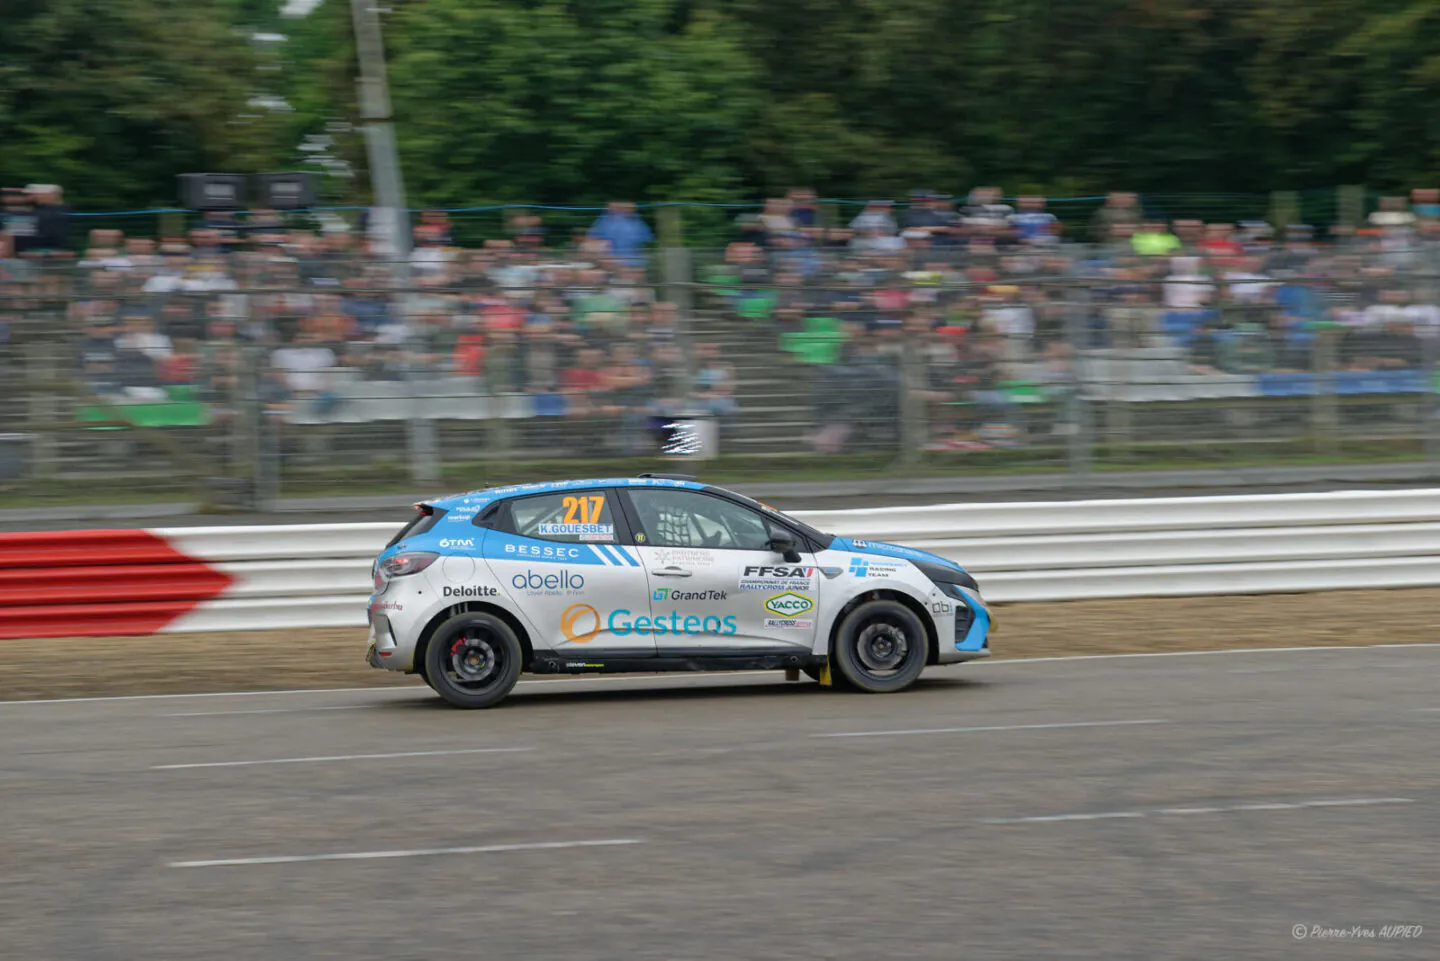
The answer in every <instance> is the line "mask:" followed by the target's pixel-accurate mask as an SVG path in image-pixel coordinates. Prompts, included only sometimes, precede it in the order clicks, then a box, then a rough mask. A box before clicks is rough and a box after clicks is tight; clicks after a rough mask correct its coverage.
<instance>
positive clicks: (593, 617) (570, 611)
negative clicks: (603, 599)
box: [560, 604, 600, 644]
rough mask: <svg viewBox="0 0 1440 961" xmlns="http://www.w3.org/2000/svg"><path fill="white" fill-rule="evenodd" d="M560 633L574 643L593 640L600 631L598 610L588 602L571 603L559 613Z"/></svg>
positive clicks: (584, 642)
mask: <svg viewBox="0 0 1440 961" xmlns="http://www.w3.org/2000/svg"><path fill="white" fill-rule="evenodd" d="M560 633H561V634H564V635H565V640H567V641H571V642H573V643H575V644H586V643H588V642H590V641H593V640H595V635H596V634H599V633H600V612H599V611H597V610H595V608H593V607H591V606H590V605H589V604H571V605H570V606H569V607H567V608H565V612H564V613H563V614H561V615H560Z"/></svg>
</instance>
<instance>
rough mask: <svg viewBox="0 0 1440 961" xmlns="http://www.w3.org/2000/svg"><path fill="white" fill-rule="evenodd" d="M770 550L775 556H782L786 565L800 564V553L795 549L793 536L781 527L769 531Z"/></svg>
mask: <svg viewBox="0 0 1440 961" xmlns="http://www.w3.org/2000/svg"><path fill="white" fill-rule="evenodd" d="M770 549H771V550H772V551H774V552H775V553H777V554H784V555H785V560H786V561H787V562H788V563H791V564H798V563H800V552H799V551H797V550H796V549H795V535H794V534H792V533H790V532H789V531H787V530H786V529H785V528H783V527H777V528H774V529H773V530H771V531H770Z"/></svg>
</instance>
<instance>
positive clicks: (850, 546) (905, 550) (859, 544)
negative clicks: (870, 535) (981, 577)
mask: <svg viewBox="0 0 1440 961" xmlns="http://www.w3.org/2000/svg"><path fill="white" fill-rule="evenodd" d="M830 549H831V550H838V551H852V552H854V553H856V554H874V555H876V556H879V557H898V558H901V559H903V560H907V561H923V562H925V563H926V564H938V565H940V566H941V567H948V568H950V569H951V570H956V571H960V572H961V573H968V572H967V571H966V570H965V568H963V567H961V566H960V565H959V564H957V563H955V562H954V561H952V560H950V559H949V558H948V557H941V556H940V555H939V554H931V553H930V552H929V551H918V550H916V549H915V548H913V547H904V546H901V545H900V544H887V543H885V542H884V541H870V540H860V539H857V538H853V537H837V538H835V541H834V543H832V544H831V545H830Z"/></svg>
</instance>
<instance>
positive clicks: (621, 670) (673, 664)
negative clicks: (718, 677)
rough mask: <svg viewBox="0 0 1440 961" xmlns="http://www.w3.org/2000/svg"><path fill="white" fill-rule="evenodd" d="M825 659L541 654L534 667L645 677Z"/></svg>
mask: <svg viewBox="0 0 1440 961" xmlns="http://www.w3.org/2000/svg"><path fill="white" fill-rule="evenodd" d="M825 660H826V658H825V655H823V654H812V653H810V652H809V651H796V650H786V651H763V650H762V651H706V652H704V653H701V652H698V651H697V652H695V653H693V654H692V653H685V652H678V651H677V652H675V653H670V654H666V653H660V654H648V655H642V656H635V655H621V656H618V657H608V656H605V655H602V654H600V653H599V652H596V653H595V654H594V655H591V656H589V657H584V656H580V655H566V654H557V653H555V652H553V651H537V652H535V658H534V660H533V661H532V662H531V664H530V670H531V671H532V672H534V673H535V674H643V673H654V672H660V671H770V670H779V669H781V668H786V667H794V668H800V667H813V668H816V669H819V668H821V667H823V666H824V665H825Z"/></svg>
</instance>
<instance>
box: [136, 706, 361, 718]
mask: <svg viewBox="0 0 1440 961" xmlns="http://www.w3.org/2000/svg"><path fill="white" fill-rule="evenodd" d="M374 706H375V705H373V704H336V705H334V706H331V707H262V708H252V709H250V710H248V711H182V712H181V713H179V714H162V715H160V716H161V717H225V716H227V715H230V714H303V713H309V712H311V711H362V710H364V709H366V708H373V707H374Z"/></svg>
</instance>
